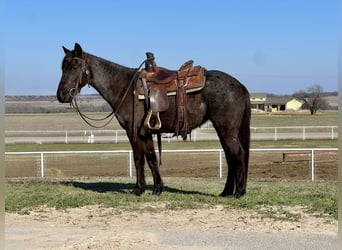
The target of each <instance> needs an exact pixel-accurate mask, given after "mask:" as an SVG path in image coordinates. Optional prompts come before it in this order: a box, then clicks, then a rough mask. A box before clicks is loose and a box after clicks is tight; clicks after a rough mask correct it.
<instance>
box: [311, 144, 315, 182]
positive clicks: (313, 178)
mask: <svg viewBox="0 0 342 250" xmlns="http://www.w3.org/2000/svg"><path fill="white" fill-rule="evenodd" d="M314 180H315V150H314V149H312V150H311V181H314Z"/></svg>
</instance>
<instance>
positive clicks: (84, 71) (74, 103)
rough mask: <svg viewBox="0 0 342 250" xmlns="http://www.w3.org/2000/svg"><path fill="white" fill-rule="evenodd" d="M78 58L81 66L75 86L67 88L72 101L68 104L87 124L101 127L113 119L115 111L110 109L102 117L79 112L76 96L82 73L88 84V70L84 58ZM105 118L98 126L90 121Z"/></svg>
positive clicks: (78, 91) (81, 81) (98, 120)
mask: <svg viewBox="0 0 342 250" xmlns="http://www.w3.org/2000/svg"><path fill="white" fill-rule="evenodd" d="M78 59H79V60H82V67H81V71H80V74H79V76H78V78H77V80H76V83H75V86H74V87H73V88H71V89H70V90H69V96H70V97H72V102H71V103H70V105H71V106H72V107H73V108H74V109H75V110H76V112H77V113H78V114H79V115H80V116H81V118H82V120H83V121H85V122H86V123H87V124H88V125H89V126H91V127H93V128H103V127H105V126H107V125H108V124H109V123H110V122H111V121H112V120H113V118H114V116H115V115H116V113H115V112H114V111H112V112H111V113H110V114H108V115H107V116H106V117H104V118H92V117H89V116H87V115H86V114H84V113H82V112H81V110H80V107H79V105H78V103H77V96H78V94H79V93H80V89H81V88H82V87H83V86H82V85H84V84H83V75H84V74H85V75H86V76H87V83H88V86H89V85H90V72H89V70H88V69H87V66H86V60H85V58H78ZM107 119H108V120H107ZM105 120H107V121H106V122H105V123H104V124H102V125H100V126H98V125H94V124H93V123H92V122H91V121H95V122H101V121H105Z"/></svg>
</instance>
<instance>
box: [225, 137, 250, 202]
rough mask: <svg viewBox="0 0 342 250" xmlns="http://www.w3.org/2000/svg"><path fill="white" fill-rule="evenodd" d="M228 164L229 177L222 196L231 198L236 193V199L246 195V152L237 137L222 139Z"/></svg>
mask: <svg viewBox="0 0 342 250" xmlns="http://www.w3.org/2000/svg"><path fill="white" fill-rule="evenodd" d="M221 144H222V147H223V149H224V152H225V155H226V160H227V164H228V175H227V181H226V185H225V187H224V189H223V192H222V193H221V196H229V195H233V193H234V186H235V193H234V196H235V197H236V198H239V197H241V196H242V195H244V194H245V193H246V173H245V171H246V168H245V151H244V149H243V147H242V146H241V144H240V141H239V139H238V138H237V137H233V136H226V138H225V139H221Z"/></svg>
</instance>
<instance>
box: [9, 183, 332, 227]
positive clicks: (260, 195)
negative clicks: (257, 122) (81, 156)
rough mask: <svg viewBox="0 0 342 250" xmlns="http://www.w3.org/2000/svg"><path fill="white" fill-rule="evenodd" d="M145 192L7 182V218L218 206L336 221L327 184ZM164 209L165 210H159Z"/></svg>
mask: <svg viewBox="0 0 342 250" xmlns="http://www.w3.org/2000/svg"><path fill="white" fill-rule="evenodd" d="M151 182H152V180H151V179H148V184H149V185H148V187H147V191H146V192H145V193H144V194H143V195H142V196H140V197H136V196H134V195H132V194H130V191H131V190H132V189H133V187H134V180H133V179H132V178H128V177H120V178H111V179H104V178H101V179H99V178H93V179H89V178H87V179H74V180H60V179H59V180H56V179H50V180H49V179H20V180H18V179H17V180H9V181H7V182H6V203H5V210H6V212H12V213H13V212H16V213H21V214H29V213H30V211H32V210H34V209H39V208H41V207H42V206H48V207H53V208H56V209H68V208H75V207H82V206H87V205H95V204H96V205H103V206H107V207H116V208H124V209H125V210H134V211H155V212H157V211H160V210H161V209H167V210H179V209H200V208H212V207H215V206H217V205H221V206H223V207H225V208H226V209H228V210H229V209H242V210H246V209H248V210H253V211H257V212H258V213H259V214H260V216H261V217H267V218H272V219H275V220H288V221H296V220H298V219H299V218H300V215H299V214H296V213H295V212H291V211H289V210H288V209H287V208H288V207H293V206H300V207H303V208H304V210H305V212H307V213H312V214H315V215H316V216H320V217H325V218H327V219H329V218H330V219H337V183H336V182H328V181H324V182H323V181H322V182H320V181H316V182H310V181H288V180H286V181H279V180H277V181H274V180H258V181H255V180H253V181H250V182H249V183H248V191H247V194H246V195H245V196H243V197H242V198H240V199H235V198H222V197H218V194H219V193H220V191H222V189H223V186H224V180H219V179H216V178H205V179H204V178H171V177H170V178H165V179H164V182H165V189H164V192H163V194H162V195H161V196H153V195H150V193H151V190H152V186H151ZM160 204H165V206H160Z"/></svg>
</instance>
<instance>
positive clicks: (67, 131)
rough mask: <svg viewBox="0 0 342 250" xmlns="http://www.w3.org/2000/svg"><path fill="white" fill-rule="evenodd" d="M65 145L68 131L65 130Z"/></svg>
mask: <svg viewBox="0 0 342 250" xmlns="http://www.w3.org/2000/svg"><path fill="white" fill-rule="evenodd" d="M65 144H68V130H65Z"/></svg>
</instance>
